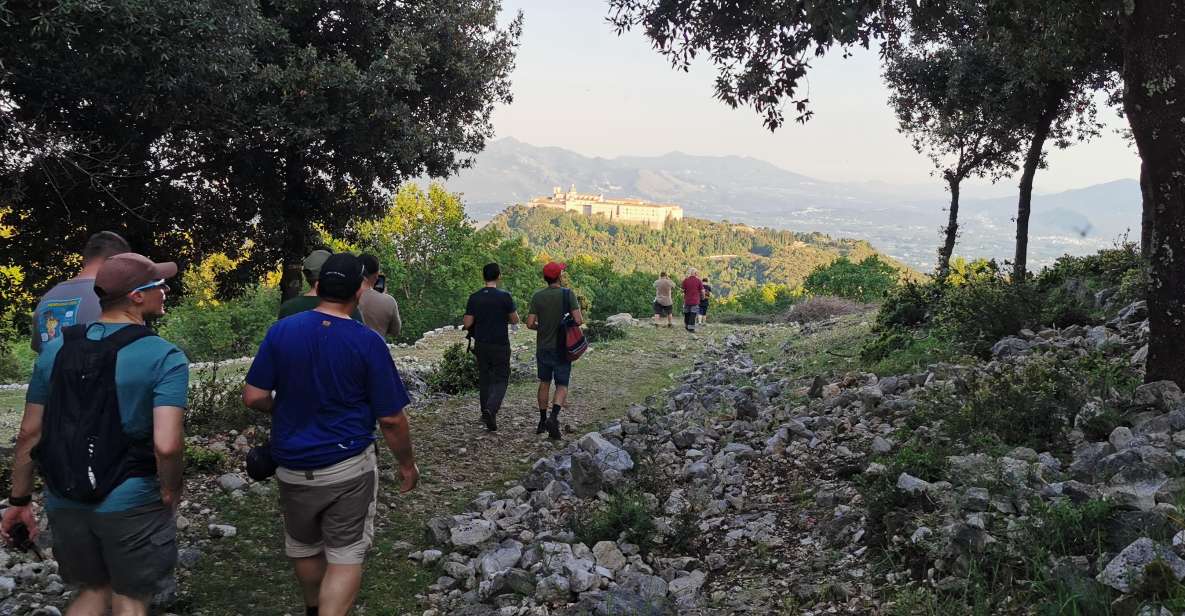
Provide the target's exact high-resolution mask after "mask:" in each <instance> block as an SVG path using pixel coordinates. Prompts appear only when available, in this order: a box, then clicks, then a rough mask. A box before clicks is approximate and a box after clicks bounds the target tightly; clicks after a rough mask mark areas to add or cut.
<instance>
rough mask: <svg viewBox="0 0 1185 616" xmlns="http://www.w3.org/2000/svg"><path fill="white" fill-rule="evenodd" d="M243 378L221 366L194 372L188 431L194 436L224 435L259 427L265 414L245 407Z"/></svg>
mask: <svg viewBox="0 0 1185 616" xmlns="http://www.w3.org/2000/svg"><path fill="white" fill-rule="evenodd" d="M242 394H243V377H242V376H233V375H226V374H225V373H224V372H223V370H220V369H219V368H218V367H217V366H214V367H211V368H207V369H204V370H201V371H198V372H195V373H194V381H193V382H191V383H190V386H189V409H188V411H187V412H186V414H185V429H186V432H188V433H190V434H201V435H208V434H220V433H223V432H228V431H230V430H242V429H244V428H246V427H248V426H254V425H258V424H259V423H260V422H262V421H263V418H264V414H263V413H261V412H259V411H256V410H254V409H249V408H247V407H245V406H243V400H242Z"/></svg>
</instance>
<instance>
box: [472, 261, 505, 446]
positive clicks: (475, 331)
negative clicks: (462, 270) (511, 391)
mask: <svg viewBox="0 0 1185 616" xmlns="http://www.w3.org/2000/svg"><path fill="white" fill-rule="evenodd" d="M481 275H482V278H484V279H485V282H486V286H485V287H483V288H482V289H481V290H480V291H478V292H476V293H474V294H473V295H470V296H469V303H468V304H467V305H466V306H465V319H464V321H463V323H464V327H465V329H467V330H469V334H470V336H472V337H473V341H474V346H473V350H474V352H475V353H476V355H477V371H478V375H479V377H478V384H479V391H480V393H479V398H480V400H481V421H482V423H484V424H485V426H486V430H489V431H490V432H493V431H495V430H497V429H498V423H497V417H498V409H500V408H501V407H502V397H503V396H505V395H506V385H507V384H508V383H509V382H510V335H509V334H507V332H506V326H507V324H509V323H518V311H517V310H516V309H515V307H514V298H513V297H511V296H510V294H509V293H507V292H506V291H503V290H501V289H499V288H498V283H499V282H501V280H502V269H501V268H500V267H498V264H497V263H487V264H486V266H485V267H483V268H482V270H481Z"/></svg>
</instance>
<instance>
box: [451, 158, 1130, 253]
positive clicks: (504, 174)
mask: <svg viewBox="0 0 1185 616" xmlns="http://www.w3.org/2000/svg"><path fill="white" fill-rule="evenodd" d="M1038 184H1040V176H1038ZM570 185H575V186H576V187H577V189H578V190H580V191H581V192H592V193H605V194H606V195H607V196H619V197H636V198H641V199H648V200H652V201H658V202H670V203H677V204H679V205H682V206H683V208H684V211H685V213H686V215H687V216H693V217H697V218H706V219H709V220H728V221H731V222H741V223H745V224H749V225H760V226H768V227H774V228H781V229H790V230H793V231H799V232H812V231H818V232H821V233H826V234H828V235H831V236H832V237H837V238H838V237H847V238H855V239H863V240H868V241H869V242H871V243H872V245H873V246H875V247H876V249H878V250H880V251H882V252H884V253H886V254H889V255H891V256H893V257H894V258H896V259H899V260H900V261H902V262H903V263H906V264H908V265H910V266H912V267H914V268H917V269H919V270H921V271H929V270H930V269H932V268H933V259H934V254H935V250H936V247H937V245H938V240H939V229H940V227H942V226H943V225H944V224H945V222H946V212H945V209H944V204H945V199H943V198H942V196H941V193H939V192H938V189H937V188H935V189H934V190H923V189H922V188H920V187H908V186H893V185H886V184H882V183H873V182H867V183H859V182H852V183H837V182H825V181H821V180H816V179H814V178H811V177H808V176H804V175H801V174H797V173H793V172H791V171H787V170H785V169H782V168H780V167H777V166H775V165H772V164H770V163H767V162H765V161H761V160H757V159H754V158H746V157H738V156H724V157H711V156H693V155H688V154H682V153H671V154H665V155H663V156H654V157H619V158H613V159H606V158H594V157H587V156H583V155H581V154H578V153H576V152H572V151H570V150H565V149H563V148H556V147H538V146H533V145H530V144H526V143H523V142H520V141H516V140H514V139H510V138H505V139H500V140H498V141H494V142H492V143H490V144H489V146H488V147H487V149H486V150H485V151H484V152H482V153H481V154H480V155H479V156H478V157H477V158H476V160H475V163H474V165H473V166H472V168H470V169H466V170H464V171H462V172H461V173H460V174H459V175H457V176H456V177H454V178H450V179H449V180H448V181H447V186H448V188H449V190H451V191H454V192H460V193H462V194H463V195H464V197H465V202H466V207H467V208H468V211H469V215H470V216H472V217H473V218H475V219H477V220H489V219H491V218H493V217H494V216H495V215H496V214H497V213H499V212H501V211H502V210H504V209H505V208H506V207H508V206H510V205H513V204H515V203H522V202H526V201H527V200H529V199H530V198H531V197H534V196H538V195H543V194H549V193H550V192H551V191H552V188H553V187H555V186H563V187H564V188H565V189H567V188H568V187H569V186H570ZM1015 207H1016V204H1015V198H1014V197H1004V198H996V199H975V198H965V199H964V200H963V205H962V208H961V218H962V235H961V237H960V240H959V245H958V246H957V247H956V250H955V252H956V254H957V255H964V256H969V257H978V256H986V257H994V258H997V259H1007V258H1009V257H1010V256H1011V255H1012V251H1013V243H1014V237H1015V226H1014V223H1013V222H1012V218H1013V216H1014V215H1015ZM1139 212H1140V190H1139V183H1138V182H1136V181H1135V180H1120V181H1116V182H1110V183H1106V184H1098V185H1094V186H1090V187H1086V188H1083V189H1080V190H1073V191H1067V192H1062V193H1055V194H1048V195H1040V196H1036V197H1034V202H1033V215H1032V222H1031V228H1030V262H1031V263H1033V264H1034V267H1039V266H1041V265H1044V264H1048V263H1050V262H1052V261H1053V259H1055V258H1057V257H1058V256H1060V255H1062V254H1065V253H1070V254H1084V253H1087V252H1092V251H1094V250H1097V249H1099V248H1101V247H1104V246H1109V245H1111V244H1112V243H1114V242H1115V241H1116V239H1117V238H1119V237H1120V236H1121V235H1123V234H1124V233H1125V232H1128V231H1129V230H1130V236H1131V238H1132V239H1133V240H1136V239H1138V236H1139V219H1140V215H1139Z"/></svg>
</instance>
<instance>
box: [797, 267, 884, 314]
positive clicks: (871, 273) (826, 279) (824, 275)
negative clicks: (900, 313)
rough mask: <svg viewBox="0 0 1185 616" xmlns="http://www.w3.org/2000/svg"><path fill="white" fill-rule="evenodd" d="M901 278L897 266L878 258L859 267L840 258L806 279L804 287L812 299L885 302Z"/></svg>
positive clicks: (817, 268) (815, 271)
mask: <svg viewBox="0 0 1185 616" xmlns="http://www.w3.org/2000/svg"><path fill="white" fill-rule="evenodd" d="M899 277H900V276H899V274H898V272H897V270H895V269H893V266H891V265H889V264H888V263H885V262H884V261H881V260H880V259H878V258H876V256H870V257H867V258H866V259H864V260H863V261H860V262H859V263H852V262H851V261H850V260H848V258H847V257H840V258H838V259H836V260H835V261H832V262H831V263H830V264H828V265H821V266H819V267H816V268H815V270H814V271H812V272H811V273H810V275H809V276H807V277H806V281H805V282H804V283H803V287H804V288H805V289H806V291H807V292H808V293H809V294H811V295H835V296H839V297H843V298H847V299H851V300H855V301H858V302H864V303H869V302H874V301H878V300H880V299H883V298H884V297H885V294H886V293H888V292H889V290H890V289H892V288H893V286H894V285H896V284H897V279H898V278H899Z"/></svg>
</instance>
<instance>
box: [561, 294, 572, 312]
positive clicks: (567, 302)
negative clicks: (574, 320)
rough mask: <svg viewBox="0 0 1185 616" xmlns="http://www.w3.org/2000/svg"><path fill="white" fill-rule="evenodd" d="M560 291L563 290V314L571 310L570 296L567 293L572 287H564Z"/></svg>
mask: <svg viewBox="0 0 1185 616" xmlns="http://www.w3.org/2000/svg"><path fill="white" fill-rule="evenodd" d="M562 291H563V296H564V314H569V313H571V312H572V299H571V296H570V295H569V293H571V292H572V289H569V288H568V287H564V288H563V289H562Z"/></svg>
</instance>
